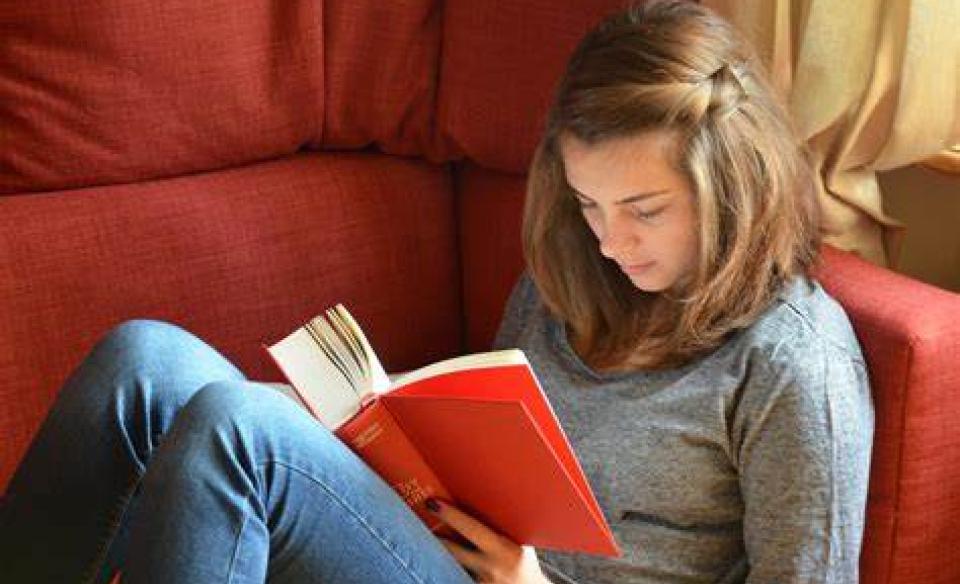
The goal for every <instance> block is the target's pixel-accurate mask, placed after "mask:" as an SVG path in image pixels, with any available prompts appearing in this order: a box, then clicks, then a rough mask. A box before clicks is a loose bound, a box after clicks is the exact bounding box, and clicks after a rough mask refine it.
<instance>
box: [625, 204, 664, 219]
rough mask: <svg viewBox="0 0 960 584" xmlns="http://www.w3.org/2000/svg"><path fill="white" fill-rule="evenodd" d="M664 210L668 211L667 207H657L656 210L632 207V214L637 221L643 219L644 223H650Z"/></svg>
mask: <svg viewBox="0 0 960 584" xmlns="http://www.w3.org/2000/svg"><path fill="white" fill-rule="evenodd" d="M664 209H666V207H657V208H656V209H650V210H645V209H640V208H637V207H632V208H631V209H630V212H631V214H632V215H633V216H634V217H636V218H637V219H641V220H643V221H649V220H651V219H656V218H657V217H658V216H659V215H660V214H661V213H663V211H664Z"/></svg>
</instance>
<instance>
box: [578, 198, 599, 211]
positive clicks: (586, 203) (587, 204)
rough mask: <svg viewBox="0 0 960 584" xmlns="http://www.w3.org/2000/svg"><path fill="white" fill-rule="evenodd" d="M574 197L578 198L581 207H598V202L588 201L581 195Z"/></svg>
mask: <svg viewBox="0 0 960 584" xmlns="http://www.w3.org/2000/svg"><path fill="white" fill-rule="evenodd" d="M574 199H576V201H577V205H579V206H580V208H581V209H596V207H597V204H596V203H594V202H593V201H587V200H584V199H581V198H580V197H574Z"/></svg>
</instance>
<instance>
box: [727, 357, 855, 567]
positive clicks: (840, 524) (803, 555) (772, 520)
mask: <svg viewBox="0 0 960 584" xmlns="http://www.w3.org/2000/svg"><path fill="white" fill-rule="evenodd" d="M793 353H794V354H791V355H780V356H779V357H778V358H777V360H776V361H774V360H773V359H765V358H760V359H757V360H756V361H757V363H755V364H753V365H752V367H751V373H750V375H749V376H748V379H747V380H746V382H745V384H744V389H743V394H742V398H741V402H740V405H739V406H738V408H737V411H736V414H735V419H734V421H733V424H732V430H733V440H732V441H733V443H734V445H735V448H734V453H735V455H734V458H735V465H736V466H737V468H738V472H739V477H740V486H741V493H742V496H743V503H744V520H743V521H744V523H743V534H744V544H745V547H746V552H747V560H748V563H749V575H748V578H747V582H748V583H759V582H780V583H800V582H804V583H806V582H810V583H813V582H816V583H818V584H819V583H837V584H840V583H848V582H857V581H858V565H859V559H860V545H861V541H862V537H863V527H864V514H865V506H866V496H867V482H868V478H869V467H870V453H871V445H872V440H873V423H874V418H873V407H872V403H871V400H870V390H869V384H868V382H867V375H866V369H865V366H864V364H863V362H862V361H860V360H858V359H856V358H854V357H852V356H850V355H849V354H847V353H845V352H844V351H843V350H841V349H839V348H833V347H810V348H806V349H804V350H801V351H796V352H793Z"/></svg>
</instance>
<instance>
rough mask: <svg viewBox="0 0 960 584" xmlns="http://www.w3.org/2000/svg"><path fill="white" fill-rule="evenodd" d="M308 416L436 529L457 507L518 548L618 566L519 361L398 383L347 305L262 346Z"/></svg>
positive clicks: (474, 361) (422, 373)
mask: <svg viewBox="0 0 960 584" xmlns="http://www.w3.org/2000/svg"><path fill="white" fill-rule="evenodd" d="M267 350H268V351H269V353H270V355H271V356H272V357H273V359H274V360H275V361H276V363H277V365H278V366H279V368H280V370H281V371H282V372H283V374H284V375H285V376H286V378H287V379H288V380H289V381H290V383H291V385H293V387H294V389H295V390H296V392H297V394H298V395H299V397H300V398H301V400H302V401H303V403H304V405H305V406H306V408H307V409H308V410H309V411H310V412H311V413H312V414H313V415H314V417H316V418H317V419H318V420H319V421H320V423H322V424H323V425H324V426H326V427H327V428H329V429H330V430H331V431H333V432H334V433H335V434H336V435H337V436H338V437H339V438H340V439H341V440H343V441H344V442H345V443H346V444H347V445H348V446H350V448H351V449H352V450H353V451H354V452H356V453H357V455H359V456H360V458H362V459H363V460H364V461H365V462H366V463H367V464H368V465H369V466H370V468H372V469H373V470H374V471H375V472H377V474H379V475H380V476H381V477H382V478H383V479H384V480H385V481H386V482H387V483H388V484H390V485H391V486H392V487H393V488H394V490H396V491H397V492H398V493H399V494H400V496H401V497H402V498H403V499H404V500H405V501H406V502H407V504H408V505H410V507H411V508H412V509H413V510H414V511H415V512H416V513H417V515H418V516H419V517H420V518H421V519H422V520H423V521H424V522H425V523H426V524H427V525H428V527H430V529H432V530H435V531H436V530H438V529H440V528H441V525H440V522H439V520H438V519H437V518H436V517H435V516H433V515H432V514H430V513H429V512H428V511H427V510H426V508H425V505H424V503H425V501H426V500H427V499H428V498H430V497H437V498H440V499H444V500H447V501H450V502H451V503H453V504H454V505H456V506H458V507H460V508H462V509H463V510H464V511H466V512H468V513H470V514H472V515H473V516H475V517H476V518H477V519H479V520H481V521H483V522H484V523H485V524H486V525H488V526H490V527H491V528H493V529H495V530H497V531H498V532H500V533H502V534H504V535H506V536H507V537H509V538H510V539H512V540H513V541H515V542H517V543H519V544H525V545H532V546H535V547H539V548H547V549H554V550H562V551H577V552H585V553H591V554H597V555H605V556H619V555H620V550H619V548H618V546H617V544H616V542H615V541H614V538H613V535H612V533H611V532H610V528H609V526H608V525H607V522H606V520H605V519H604V517H603V513H602V512H601V510H600V507H599V505H598V504H597V501H596V499H595V498H594V496H593V493H592V492H591V490H590V486H589V485H588V483H587V480H586V478H585V476H584V474H583V471H582V470H581V468H580V464H579V463H578V462H577V459H576V457H575V455H574V453H573V450H572V449H571V448H570V444H569V442H568V441H567V438H566V436H565V435H564V433H563V430H562V429H561V428H560V425H559V423H558V422H557V418H556V416H555V414H554V412H553V410H552V408H551V407H550V404H549V403H548V401H547V399H546V397H545V395H544V394H543V391H542V389H541V388H540V384H539V383H538V381H537V379H536V377H535V376H534V373H533V370H532V369H531V368H530V365H529V363H528V362H527V359H526V357H525V356H524V354H523V353H522V352H521V351H519V350H515V349H514V350H506V351H495V352H491V353H480V354H475V355H468V356H465V357H458V358H455V359H450V360H447V361H442V362H439V363H435V364H433V365H429V366H427V367H424V368H422V369H418V370H416V371H412V372H410V373H407V374H405V375H403V376H401V377H400V378H398V379H397V380H396V381H395V382H391V380H390V378H389V377H388V376H387V374H386V372H385V371H384V369H383V366H382V365H381V364H380V361H379V360H378V359H377V356H376V354H375V353H374V351H373V349H372V348H371V346H370V344H369V342H368V341H367V339H366V337H365V335H364V334H363V331H362V330H361V329H360V326H359V325H358V324H357V323H356V321H355V320H354V319H353V317H352V316H351V315H350V313H349V312H348V311H347V310H346V308H344V307H343V306H342V305H337V306H336V307H334V308H332V309H329V310H327V311H326V312H325V314H324V315H322V316H319V317H317V318H314V319H313V320H311V321H310V322H308V323H307V324H305V325H303V326H302V327H300V328H298V329H297V330H295V331H294V332H293V333H291V334H290V335H288V336H287V337H286V338H284V339H283V340H281V341H279V342H278V343H276V344H274V345H272V346H269V347H267Z"/></svg>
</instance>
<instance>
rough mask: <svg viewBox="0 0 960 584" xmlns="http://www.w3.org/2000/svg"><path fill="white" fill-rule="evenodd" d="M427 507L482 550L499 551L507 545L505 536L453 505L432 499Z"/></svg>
mask: <svg viewBox="0 0 960 584" xmlns="http://www.w3.org/2000/svg"><path fill="white" fill-rule="evenodd" d="M427 508H428V509H430V511H432V512H433V513H434V514H435V515H436V516H437V517H439V518H440V519H442V520H443V522H444V523H446V524H447V525H449V526H450V527H452V528H453V529H454V530H456V531H457V533H459V534H460V535H462V536H464V537H465V538H467V539H468V540H470V541H471V542H472V543H473V544H474V545H476V546H477V548H479V549H480V550H481V551H485V552H498V551H501V550H503V549H504V548H505V547H506V544H507V541H508V540H505V539H504V537H503V536H501V535H500V534H498V533H497V532H495V531H493V530H492V529H490V528H489V527H487V526H486V525H484V524H483V523H481V522H480V521H477V520H476V519H474V518H473V517H471V516H470V515H467V514H466V513H464V512H463V511H461V510H459V509H457V508H456V507H454V506H452V505H447V504H446V503H444V502H442V501H439V500H437V499H431V500H430V501H429V502H428V503H427Z"/></svg>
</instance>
